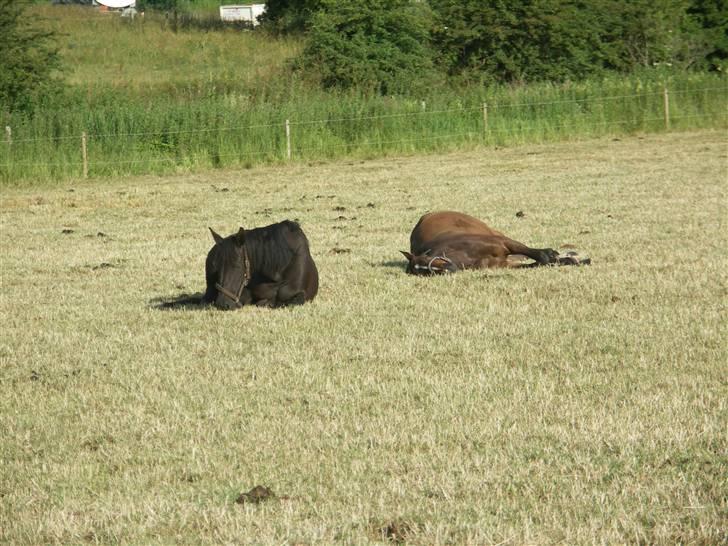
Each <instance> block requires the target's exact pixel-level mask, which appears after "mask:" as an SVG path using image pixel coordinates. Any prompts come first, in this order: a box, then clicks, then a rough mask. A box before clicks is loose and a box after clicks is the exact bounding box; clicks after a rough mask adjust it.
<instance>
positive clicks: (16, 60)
mask: <svg viewBox="0 0 728 546" xmlns="http://www.w3.org/2000/svg"><path fill="white" fill-rule="evenodd" d="M27 5H28V2H27V1H22V0H21V1H17V0H0V112H1V111H5V112H12V111H16V110H29V109H31V108H33V107H34V106H35V105H37V104H38V102H39V101H40V99H41V98H42V97H43V96H45V95H48V94H50V93H52V92H54V91H56V90H57V89H58V87H59V86H60V82H59V81H57V80H56V79H55V78H54V77H53V74H54V71H56V70H57V69H59V68H60V56H59V54H58V49H57V47H56V45H55V42H54V35H53V33H52V32H50V31H46V30H42V29H39V28H37V27H36V26H35V23H34V21H33V20H32V19H30V18H27V17H25V16H24V11H25V8H26V7H27Z"/></svg>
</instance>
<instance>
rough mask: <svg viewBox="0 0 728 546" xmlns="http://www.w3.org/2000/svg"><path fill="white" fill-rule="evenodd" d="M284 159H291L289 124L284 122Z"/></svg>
mask: <svg viewBox="0 0 728 546" xmlns="http://www.w3.org/2000/svg"><path fill="white" fill-rule="evenodd" d="M286 159H289V160H290V159H291V124H290V122H289V121H288V120H286Z"/></svg>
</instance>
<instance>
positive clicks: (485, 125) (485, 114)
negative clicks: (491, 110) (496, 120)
mask: <svg viewBox="0 0 728 546" xmlns="http://www.w3.org/2000/svg"><path fill="white" fill-rule="evenodd" d="M487 131H488V103H487V102H484V103H483V132H484V133H485V132H487Z"/></svg>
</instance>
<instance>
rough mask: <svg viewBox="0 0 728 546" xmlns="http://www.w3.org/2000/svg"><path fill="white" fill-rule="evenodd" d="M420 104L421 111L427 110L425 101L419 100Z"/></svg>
mask: <svg viewBox="0 0 728 546" xmlns="http://www.w3.org/2000/svg"><path fill="white" fill-rule="evenodd" d="M420 106H422V111H423V112H424V111H425V110H427V103H426V102H425V101H421V102H420Z"/></svg>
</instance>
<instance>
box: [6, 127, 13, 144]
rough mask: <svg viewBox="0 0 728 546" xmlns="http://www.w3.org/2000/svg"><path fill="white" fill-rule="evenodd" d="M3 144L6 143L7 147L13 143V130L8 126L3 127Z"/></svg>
mask: <svg viewBox="0 0 728 546" xmlns="http://www.w3.org/2000/svg"><path fill="white" fill-rule="evenodd" d="M5 142H7V143H8V146H10V145H11V144H12V143H13V130H12V129H11V128H10V125H6V126H5Z"/></svg>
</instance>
